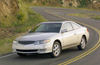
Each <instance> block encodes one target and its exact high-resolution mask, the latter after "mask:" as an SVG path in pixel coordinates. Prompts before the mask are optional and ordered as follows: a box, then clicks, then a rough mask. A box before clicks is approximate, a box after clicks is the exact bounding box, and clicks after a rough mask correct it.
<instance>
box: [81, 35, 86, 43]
mask: <svg viewBox="0 0 100 65" xmlns="http://www.w3.org/2000/svg"><path fill="white" fill-rule="evenodd" d="M82 37H84V38H85V40H86V43H87V38H86V35H83V36H82Z"/></svg>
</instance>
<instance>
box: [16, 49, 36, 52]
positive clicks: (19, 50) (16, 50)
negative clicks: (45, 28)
mask: <svg viewBox="0 0 100 65" xmlns="http://www.w3.org/2000/svg"><path fill="white" fill-rule="evenodd" d="M16 51H18V52H37V51H38V50H20V49H16Z"/></svg>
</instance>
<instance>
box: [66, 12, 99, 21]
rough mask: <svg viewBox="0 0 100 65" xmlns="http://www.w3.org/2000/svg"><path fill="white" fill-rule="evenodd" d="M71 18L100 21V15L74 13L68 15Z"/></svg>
mask: <svg viewBox="0 0 100 65" xmlns="http://www.w3.org/2000/svg"><path fill="white" fill-rule="evenodd" d="M67 15H69V16H76V17H81V18H92V19H95V20H100V15H96V14H89V13H72V14H67Z"/></svg>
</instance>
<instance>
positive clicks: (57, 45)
mask: <svg viewBox="0 0 100 65" xmlns="http://www.w3.org/2000/svg"><path fill="white" fill-rule="evenodd" d="M60 54H61V45H60V43H59V42H55V43H54V44H53V47H52V53H51V56H52V57H58V56H59V55H60Z"/></svg>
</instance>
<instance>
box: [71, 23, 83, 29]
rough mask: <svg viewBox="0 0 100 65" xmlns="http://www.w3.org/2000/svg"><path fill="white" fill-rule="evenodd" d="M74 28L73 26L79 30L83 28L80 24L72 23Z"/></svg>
mask: <svg viewBox="0 0 100 65" xmlns="http://www.w3.org/2000/svg"><path fill="white" fill-rule="evenodd" d="M72 26H73V28H74V29H78V28H80V27H81V26H80V25H79V24H77V23H72Z"/></svg>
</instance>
